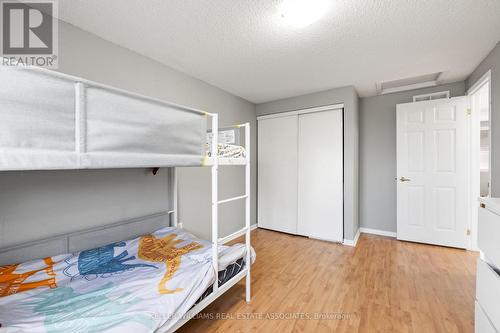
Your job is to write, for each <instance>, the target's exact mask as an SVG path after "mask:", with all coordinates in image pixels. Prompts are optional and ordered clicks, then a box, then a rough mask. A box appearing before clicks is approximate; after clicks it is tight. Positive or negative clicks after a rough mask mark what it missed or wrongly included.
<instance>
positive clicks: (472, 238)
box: [466, 69, 492, 251]
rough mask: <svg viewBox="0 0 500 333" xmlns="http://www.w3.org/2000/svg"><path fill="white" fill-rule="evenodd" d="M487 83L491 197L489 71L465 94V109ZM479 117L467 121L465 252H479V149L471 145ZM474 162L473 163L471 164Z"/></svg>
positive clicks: (470, 106) (470, 110)
mask: <svg viewBox="0 0 500 333" xmlns="http://www.w3.org/2000/svg"><path fill="white" fill-rule="evenodd" d="M487 83H489V89H488V90H489V92H488V105H489V110H488V112H489V114H488V117H489V122H490V133H489V134H490V135H489V138H488V140H489V143H488V144H489V151H488V154H489V161H488V163H489V170H490V177H489V184H490V195H491V107H492V105H491V69H490V70H488V71H487V72H486V73H485V74H483V76H481V78H479V80H477V81H476V82H475V83H474V84H473V85H472V86H471V87H470V88H469V89H468V90H467V92H466V96H467V107H468V108H469V112H472V95H473V94H474V93H476V92H478V91H479V90H480V89H481V88H482V87H483V86H484V85H485V84H487ZM479 119H480V118H479V117H477V118H476V117H472V116H471V117H469V121H468V126H469V131H468V133H469V134H468V136H469V138H468V151H469V163H468V164H469V166H468V167H469V175H468V185H469V193H470V205H469V218H468V219H467V220H468V222H469V226H468V228H469V230H470V235H469V236H468V247H467V250H471V251H479V248H478V247H477V228H478V222H479V217H478V208H477V207H478V197H479V196H477V197H476V195H475V193H476V192H473V191H472V189H473V188H479V187H480V177H474V174H475V173H476V172H480V170H479V169H477V168H474V167H473V166H474V165H477V162H478V161H476V158H475V157H474V156H477V154H474V153H475V152H476V151H475V150H476V149H480V148H479V147H474V146H473V145H472V135H476V134H478V133H477V132H475V129H477V130H478V131H479V130H480V126H477V127H473V126H472V125H473V123H472V122H473V121H476V120H477V121H480V120H479ZM473 162H474V163H473Z"/></svg>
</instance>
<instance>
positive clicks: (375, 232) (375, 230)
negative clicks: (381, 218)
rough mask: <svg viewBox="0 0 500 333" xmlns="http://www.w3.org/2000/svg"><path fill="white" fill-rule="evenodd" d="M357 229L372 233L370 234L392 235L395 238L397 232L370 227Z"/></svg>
mask: <svg viewBox="0 0 500 333" xmlns="http://www.w3.org/2000/svg"><path fill="white" fill-rule="evenodd" d="M359 230H360V231H361V232H362V233H364V234H372V235H379V236H386V237H394V238H396V236H397V234H396V233H395V232H392V231H385V230H379V229H371V228H359Z"/></svg>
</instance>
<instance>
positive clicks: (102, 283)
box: [0, 227, 255, 332]
mask: <svg viewBox="0 0 500 333" xmlns="http://www.w3.org/2000/svg"><path fill="white" fill-rule="evenodd" d="M162 249H168V251H167V250H165V251H164V250H162ZM219 253H220V261H219V265H220V266H219V267H220V268H219V269H220V270H224V269H225V268H226V267H227V266H228V265H230V264H232V263H234V262H235V261H236V260H238V259H239V258H242V257H243V256H244V255H245V247H244V245H243V244H236V245H233V246H231V247H226V246H221V247H220V249H219ZM252 257H253V259H254V258H255V253H254V252H253V251H252ZM175 267H177V268H175ZM0 272H1V273H2V274H0V324H1V328H0V331H1V332H24V331H27V330H29V331H30V332H125V331H127V332H152V331H154V330H155V329H157V328H158V327H160V326H162V325H165V326H164V327H165V328H168V327H171V326H172V325H174V324H175V322H176V321H178V320H180V319H182V316H183V315H184V314H185V313H186V312H187V311H188V310H189V309H190V308H191V307H192V306H193V304H195V302H196V301H197V300H198V299H199V297H200V296H201V295H202V294H203V293H204V292H205V290H206V289H207V288H208V287H209V286H210V285H211V284H212V283H213V282H214V280H215V274H214V271H213V268H212V265H211V243H209V242H207V241H203V240H200V239H197V238H196V237H194V236H193V235H191V234H189V233H186V232H184V231H183V230H181V229H176V228H173V227H169V228H163V229H160V230H158V231H156V232H154V233H153V234H151V235H146V236H142V237H138V238H135V239H132V240H128V241H123V242H117V243H113V244H110V245H107V246H103V247H100V248H96V249H92V250H87V251H81V252H76V253H73V254H61V255H57V256H53V257H48V258H45V259H40V260H33V261H29V262H26V263H22V264H19V265H9V266H2V267H0ZM16 279H17V280H16Z"/></svg>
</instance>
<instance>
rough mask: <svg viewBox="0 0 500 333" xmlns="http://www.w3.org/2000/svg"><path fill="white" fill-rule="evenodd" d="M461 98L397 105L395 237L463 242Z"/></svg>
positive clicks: (440, 242)
mask: <svg viewBox="0 0 500 333" xmlns="http://www.w3.org/2000/svg"><path fill="white" fill-rule="evenodd" d="M466 111H467V101H466V98H465V97H456V98H452V99H443V100H435V101H425V102H417V103H408V104H399V105H398V106H397V113H396V115H397V220H398V221H397V237H398V239H401V240H408V241H414V242H422V243H430V244H437V245H444V246H452V247H460V248H465V247H466V245H467V177H468V176H467V165H468V163H467V119H466V117H467V115H466Z"/></svg>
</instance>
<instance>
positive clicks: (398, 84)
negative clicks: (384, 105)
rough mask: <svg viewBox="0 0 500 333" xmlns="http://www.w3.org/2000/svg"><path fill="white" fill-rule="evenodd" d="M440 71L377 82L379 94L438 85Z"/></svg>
mask: <svg viewBox="0 0 500 333" xmlns="http://www.w3.org/2000/svg"><path fill="white" fill-rule="evenodd" d="M440 75H441V72H439V73H432V74H426V75H420V76H414V77H410V78H404V79H398V80H393V81H384V82H379V83H377V84H376V86H377V93H378V94H379V95H385V94H391V93H395V92H400V91H407V90H413V89H420V88H427V87H434V86H437V85H438V79H439V76H440Z"/></svg>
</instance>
